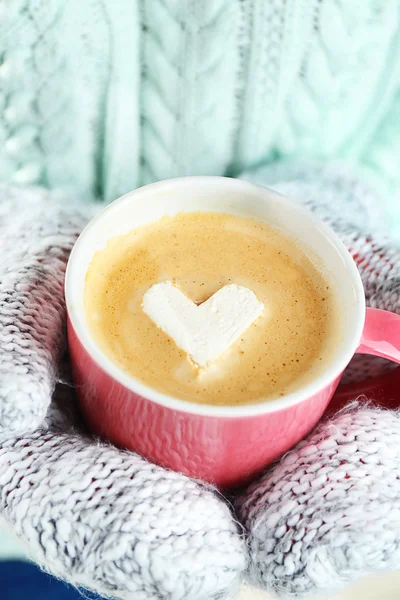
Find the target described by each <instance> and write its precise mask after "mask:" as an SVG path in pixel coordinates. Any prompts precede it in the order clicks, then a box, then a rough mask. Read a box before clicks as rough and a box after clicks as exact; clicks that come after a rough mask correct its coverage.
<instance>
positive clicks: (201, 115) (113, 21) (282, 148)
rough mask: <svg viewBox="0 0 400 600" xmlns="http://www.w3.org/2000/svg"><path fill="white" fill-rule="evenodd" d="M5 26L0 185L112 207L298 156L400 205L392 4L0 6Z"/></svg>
mask: <svg viewBox="0 0 400 600" xmlns="http://www.w3.org/2000/svg"><path fill="white" fill-rule="evenodd" d="M0 15H1V16H0V181H3V182H6V183H10V182H13V183H17V184H22V185H27V184H33V183H35V184H37V183H40V184H43V185H46V186H48V187H51V188H52V189H59V190H63V191H64V193H67V194H68V195H71V196H74V197H79V198H80V199H82V200H87V199H89V200H90V199H92V198H97V199H100V200H104V201H107V202H108V201H111V200H113V199H115V197H117V196H119V195H122V194H124V193H126V192H128V191H129V190H130V189H132V188H134V187H136V186H137V185H140V184H141V183H148V182H151V181H155V180H158V179H164V178H168V177H174V176H181V175H196V174H219V175H224V174H229V175H234V176H237V175H238V174H239V173H240V172H241V171H243V169H248V168H254V167H255V166H258V165H260V164H265V163H267V162H271V160H273V159H277V158H282V157H292V156H302V157H303V158H304V157H309V158H311V159H316V160H318V159H329V161H332V160H338V159H339V160H345V161H346V162H347V163H348V164H349V165H350V166H351V167H352V168H353V169H354V170H355V171H359V173H360V174H361V175H363V174H364V173H365V174H366V175H367V177H370V178H373V179H374V181H375V185H376V187H377V188H378V189H379V191H380V194H381V195H382V198H383V200H384V206H385V207H386V208H387V211H388V212H389V211H390V209H391V207H392V208H396V207H397V205H398V201H397V200H398V195H399V193H400V175H399V170H398V169H397V163H398V156H399V152H400V149H399V148H398V147H397V145H398V140H399V139H400V127H399V122H400V121H399V119H398V118H397V114H398V95H399V90H400V68H399V65H400V5H399V2H398V0H385V2H382V1H381V0H363V1H362V2H348V1H346V0H268V1H267V0H187V1H185V2H181V1H180V0H151V1H150V0H149V1H147V0H129V1H127V0H88V1H87V2H82V1H81V0H69V1H68V2H62V1H61V0H0ZM332 201H333V202H335V199H334V198H333V200H332ZM396 210H397V209H396ZM397 212H398V211H397ZM396 214H397V213H396ZM391 227H392V230H393V231H394V232H395V233H396V232H398V231H399V230H400V214H398V215H397V219H396V221H395V222H393V223H391Z"/></svg>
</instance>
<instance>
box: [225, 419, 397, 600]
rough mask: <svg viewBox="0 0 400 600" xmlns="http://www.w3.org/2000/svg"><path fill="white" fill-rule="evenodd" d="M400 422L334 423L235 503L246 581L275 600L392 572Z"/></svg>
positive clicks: (326, 589)
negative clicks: (245, 539)
mask: <svg viewBox="0 0 400 600" xmlns="http://www.w3.org/2000/svg"><path fill="white" fill-rule="evenodd" d="M399 435H400V416H399V415H398V414H396V413H393V412H390V411H381V410H374V409H372V408H366V409H361V410H356V409H355V410H354V411H353V410H351V411H349V412H344V413H342V414H337V415H336V417H335V418H334V419H333V420H332V421H331V422H326V423H323V424H321V425H320V426H319V427H318V428H317V430H316V431H315V432H314V433H313V434H312V435H310V436H309V437H308V438H306V439H305V440H304V441H303V442H301V443H300V444H299V445H298V446H297V448H295V449H294V450H293V451H292V452H289V453H288V454H287V455H286V456H285V457H284V458H283V459H281V461H280V462H279V464H277V465H276V466H274V467H273V468H272V469H271V470H269V471H268V472H267V473H266V474H265V475H264V477H263V478H262V479H261V480H260V481H258V482H257V483H255V484H254V485H253V486H252V487H250V488H249V490H248V491H247V492H246V494H245V495H244V496H243V497H242V498H239V499H238V501H237V508H238V514H239V517H240V518H241V519H242V522H243V523H244V525H245V527H246V529H247V531H248V534H249V551H250V571H249V579H250V581H251V582H252V583H253V584H255V585H257V586H260V587H263V588H266V589H268V590H271V591H274V592H275V593H277V594H278V595H280V596H281V597H291V596H295V597H303V596H308V595H309V594H310V592H315V591H322V590H323V591H324V592H326V591H330V590H333V589H336V588H338V587H339V586H341V585H343V584H345V583H348V582H350V581H352V580H353V579H354V578H355V577H360V576H361V575H366V574H367V573H371V572H374V571H379V570H382V569H389V570H390V569H391V570H394V569H398V568H399V564H400V447H399Z"/></svg>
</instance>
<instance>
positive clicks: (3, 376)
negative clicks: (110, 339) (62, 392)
mask: <svg viewBox="0 0 400 600" xmlns="http://www.w3.org/2000/svg"><path fill="white" fill-rule="evenodd" d="M89 212H90V209H87V210H86V211H84V210H82V209H81V208H77V207H74V206H73V205H71V204H70V205H69V206H67V207H66V206H65V204H64V205H62V204H61V203H60V201H59V200H58V199H57V198H56V197H55V196H54V195H51V194H49V193H48V192H46V191H44V190H17V189H10V188H4V187H3V188H1V189H0V255H1V262H0V435H1V434H9V433H11V434H19V433H22V432H25V431H29V430H33V429H35V428H37V427H38V426H39V425H40V424H41V422H42V421H43V419H44V418H45V415H46V411H47V408H48V405H49V403H50V400H51V396H52V392H53V390H54V387H55V383H56V375H57V364H58V360H59V357H60V354H61V352H62V349H63V346H64V320H65V319H64V317H65V315H64V313H65V307H64V292H63V282H64V274H65V268H66V263H67V260H68V256H69V253H70V251H71V248H72V246H73V244H74V242H75V240H76V238H77V236H78V235H79V233H80V231H81V230H82V228H83V226H84V225H85V223H86V221H87V219H88V218H89Z"/></svg>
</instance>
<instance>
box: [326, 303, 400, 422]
mask: <svg viewBox="0 0 400 600" xmlns="http://www.w3.org/2000/svg"><path fill="white" fill-rule="evenodd" d="M356 353H358V354H372V355H373V356H380V357H382V358H386V359H388V360H391V361H393V362H396V363H400V315H397V314H395V313H392V312H389V311H386V310H380V309H377V308H367V311H366V316H365V324H364V330H363V333H362V336H361V341H360V345H359V346H358V348H357V350H356ZM360 397H367V398H368V399H370V400H371V401H372V402H373V403H374V405H377V406H381V407H384V408H391V409H398V408H399V407H400V367H397V368H396V369H393V370H391V371H389V372H387V373H383V374H382V375H379V376H378V377H373V378H372V379H368V380H366V381H357V382H355V383H349V384H345V385H339V387H338V388H337V390H336V392H335V395H334V396H333V398H332V400H331V402H330V404H329V406H328V408H327V411H326V413H327V414H328V415H332V414H334V413H335V412H336V411H338V410H340V409H341V408H343V407H344V406H346V404H348V403H349V402H351V401H352V400H355V399H356V398H360Z"/></svg>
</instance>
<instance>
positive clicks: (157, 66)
mask: <svg viewBox="0 0 400 600" xmlns="http://www.w3.org/2000/svg"><path fill="white" fill-rule="evenodd" d="M142 8H143V81H142V93H141V97H142V163H143V176H142V182H143V183H149V182H151V181H154V180H157V179H165V178H168V177H173V176H178V175H193V174H198V175H201V174H210V175H211V174H219V173H223V172H224V171H225V170H226V167H227V165H228V162H229V160H230V158H231V154H232V144H233V131H234V126H235V118H237V115H236V114H235V86H236V71H237V70H238V64H239V52H238V45H237V35H238V23H239V21H238V13H239V3H238V1H237V0H234V1H233V2H232V1H230V0H191V1H190V2H184V3H182V2H180V1H179V0H154V1H153V2H151V3H149V2H146V1H143V2H142ZM216 81H218V89H217V90H216V89H215V85H214V83H215V82H216ZM214 131H218V135H213V132H214Z"/></svg>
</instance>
